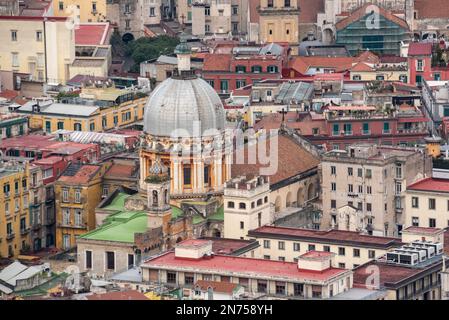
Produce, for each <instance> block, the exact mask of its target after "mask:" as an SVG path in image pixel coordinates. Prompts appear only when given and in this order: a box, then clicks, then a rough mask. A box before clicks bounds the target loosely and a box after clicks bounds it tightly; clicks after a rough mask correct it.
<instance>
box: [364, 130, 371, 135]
mask: <svg viewBox="0 0 449 320" xmlns="http://www.w3.org/2000/svg"><path fill="white" fill-rule="evenodd" d="M370 134H371V130H362V135H364V136H368V135H370Z"/></svg>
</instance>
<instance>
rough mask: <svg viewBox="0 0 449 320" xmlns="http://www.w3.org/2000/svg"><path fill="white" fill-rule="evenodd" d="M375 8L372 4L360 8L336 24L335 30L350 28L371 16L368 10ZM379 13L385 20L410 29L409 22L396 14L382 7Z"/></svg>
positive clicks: (379, 8)
mask: <svg viewBox="0 0 449 320" xmlns="http://www.w3.org/2000/svg"><path fill="white" fill-rule="evenodd" d="M370 6H373V4H372V3H367V4H365V5H363V6H361V7H360V8H358V9H356V10H355V11H353V12H352V13H351V14H350V15H349V16H348V17H347V18H345V19H343V20H340V21H339V22H337V23H336V24H335V28H336V29H337V30H341V29H344V28H346V27H347V26H349V25H350V24H352V23H354V22H356V21H358V20H360V19H362V18H363V17H364V16H366V15H368V14H370V13H369V12H368V13H367V9H368V7H370ZM376 7H377V8H378V12H379V14H380V15H381V16H383V17H384V18H385V19H387V20H389V21H391V22H393V23H395V24H397V25H399V26H401V27H402V28H404V29H407V30H408V29H409V26H408V24H407V22H406V21H405V20H403V19H401V18H399V17H397V16H395V15H394V14H392V13H391V12H389V11H387V10H385V9H384V8H382V7H378V6H376Z"/></svg>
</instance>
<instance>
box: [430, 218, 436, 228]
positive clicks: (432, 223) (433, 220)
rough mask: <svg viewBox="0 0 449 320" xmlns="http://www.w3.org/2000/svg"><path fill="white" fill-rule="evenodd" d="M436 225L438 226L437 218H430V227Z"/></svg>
mask: <svg viewBox="0 0 449 320" xmlns="http://www.w3.org/2000/svg"><path fill="white" fill-rule="evenodd" d="M436 226H437V221H436V219H433V218H430V219H429V228H436Z"/></svg>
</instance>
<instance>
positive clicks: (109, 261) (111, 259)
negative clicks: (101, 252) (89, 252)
mask: <svg viewBox="0 0 449 320" xmlns="http://www.w3.org/2000/svg"><path fill="white" fill-rule="evenodd" d="M106 268H107V269H108V270H115V253H114V252H111V251H106Z"/></svg>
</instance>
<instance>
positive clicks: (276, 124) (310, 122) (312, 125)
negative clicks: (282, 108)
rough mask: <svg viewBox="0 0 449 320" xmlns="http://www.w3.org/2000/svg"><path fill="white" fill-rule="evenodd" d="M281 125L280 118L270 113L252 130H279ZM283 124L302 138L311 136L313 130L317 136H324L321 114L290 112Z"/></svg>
mask: <svg viewBox="0 0 449 320" xmlns="http://www.w3.org/2000/svg"><path fill="white" fill-rule="evenodd" d="M281 123H282V116H281V115H280V114H279V113H271V114H268V115H265V116H264V117H263V118H262V119H261V120H260V121H259V122H257V123H256V124H255V125H254V130H256V131H258V130H260V129H265V130H271V129H279V128H280V127H281ZM285 124H286V125H287V127H289V128H291V129H295V130H297V131H298V133H300V134H301V135H303V136H310V135H313V129H318V131H319V134H323V135H324V134H326V132H327V128H326V123H325V120H324V117H323V116H322V114H314V113H308V114H306V115H304V114H298V113H296V112H294V111H290V112H288V113H287V114H285Z"/></svg>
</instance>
